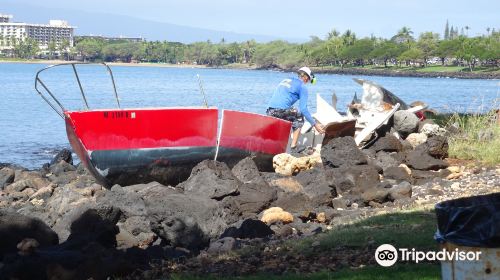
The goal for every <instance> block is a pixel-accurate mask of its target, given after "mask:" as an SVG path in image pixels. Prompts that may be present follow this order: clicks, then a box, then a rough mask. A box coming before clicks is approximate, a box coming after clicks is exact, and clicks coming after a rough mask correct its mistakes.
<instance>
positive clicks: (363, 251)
mask: <svg viewBox="0 0 500 280" xmlns="http://www.w3.org/2000/svg"><path fill="white" fill-rule="evenodd" d="M435 231H436V217H435V214H434V213H433V211H431V210H422V209H419V210H411V211H403V212H398V213H390V214H382V215H378V216H374V217H369V218H366V219H364V220H361V221H357V222H354V223H352V224H348V225H342V226H338V227H335V228H334V229H332V230H331V231H328V232H327V233H323V234H320V235H317V236H312V237H308V238H304V239H300V240H297V239H294V240H290V241H286V242H284V243H282V244H280V245H278V246H279V247H281V248H282V250H280V251H279V252H277V251H276V253H273V255H272V257H271V259H283V260H290V259H293V258H292V257H291V256H301V258H300V259H301V262H300V264H304V265H306V266H311V265H314V264H316V262H318V261H320V260H321V259H324V258H326V259H329V261H326V262H323V261H320V263H321V265H324V270H321V271H319V272H307V273H306V272H303V273H294V272H285V273H284V274H281V275H280V274H278V275H277V274H272V273H265V272H260V273H256V274H253V275H245V276H219V275H210V274H208V275H195V274H192V273H190V272H184V273H177V274H174V275H170V277H171V278H172V279H179V280H180V279H193V280H197V279H245V280H260V279H277V280H278V279H279V280H281V279H311V280H314V279H359V280H364V279H388V280H392V279H439V278H440V265H439V264H438V263H419V264H415V263H401V262H399V263H396V265H394V266H392V267H381V266H378V265H376V264H373V263H374V260H373V255H374V252H375V250H376V248H377V247H378V246H379V245H381V244H385V243H388V244H392V245H394V246H395V247H396V248H409V249H411V248H415V249H417V250H422V251H430V250H437V249H438V246H437V243H436V242H435V241H434V239H433V236H434V233H435ZM318 242H319V245H318ZM313 243H316V245H313ZM263 245H264V244H263ZM264 246H267V245H264ZM254 249H255V248H254ZM259 251H262V248H260V249H258V248H257V249H256V251H255V250H253V252H252V250H245V249H243V250H237V251H233V252H231V254H232V256H231V258H234V259H239V262H245V260H246V259H247V258H246V257H248V256H257V255H258V256H261V258H262V257H263V255H261V254H260V252H259ZM285 262H287V263H288V265H289V266H294V267H295V266H297V264H296V263H294V262H290V261H285ZM332 263H336V264H338V265H337V266H336V268H335V269H334V270H330V271H328V269H331V268H329V265H330V264H332ZM264 264H265V261H264V262H263V264H262V265H264ZM322 267H323V266H322Z"/></svg>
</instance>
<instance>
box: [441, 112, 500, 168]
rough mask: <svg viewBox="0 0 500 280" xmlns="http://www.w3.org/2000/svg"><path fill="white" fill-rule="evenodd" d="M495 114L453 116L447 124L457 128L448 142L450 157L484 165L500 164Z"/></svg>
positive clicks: (498, 128)
mask: <svg viewBox="0 0 500 280" xmlns="http://www.w3.org/2000/svg"><path fill="white" fill-rule="evenodd" d="M495 115H496V112H494V111H491V112H490V113H488V114H470V115H460V114H453V115H452V116H451V117H450V118H449V120H448V124H450V125H453V126H455V127H457V128H458V130H459V132H458V133H456V134H454V135H452V136H451V137H450V138H449V140H448V142H449V154H450V157H454V158H459V159H475V160H479V161H481V162H484V163H486V164H490V165H496V164H500V125H498V123H497V121H496V119H495Z"/></svg>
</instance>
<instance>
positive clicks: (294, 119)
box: [266, 108, 304, 131]
mask: <svg viewBox="0 0 500 280" xmlns="http://www.w3.org/2000/svg"><path fill="white" fill-rule="evenodd" d="M266 113H267V115H268V116H272V117H275V118H278V119H282V120H285V121H289V122H291V123H292V129H293V131H295V130H297V129H299V128H301V127H302V126H303V125H304V116H303V115H302V114H301V113H300V112H297V111H296V110H295V109H292V108H290V109H275V108H268V109H267V111H266Z"/></svg>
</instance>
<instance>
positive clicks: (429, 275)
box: [171, 264, 441, 280]
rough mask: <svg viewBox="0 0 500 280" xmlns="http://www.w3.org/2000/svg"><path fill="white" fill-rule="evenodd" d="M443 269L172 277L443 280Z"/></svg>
mask: <svg viewBox="0 0 500 280" xmlns="http://www.w3.org/2000/svg"><path fill="white" fill-rule="evenodd" d="M440 273H441V268H440V266H439V265H438V264H419V265H409V264H398V265H394V266H392V267H381V266H367V267H363V268H358V269H342V270H340V271H335V272H330V271H324V272H317V273H311V274H307V275H300V274H284V275H269V274H259V275H254V276H240V277H223V278H221V277H215V276H208V275H207V276H187V275H172V276H171V279H174V280H181V279H182V280H199V279H207V280H212V279H213V280H215V279H245V280H261V279H262V280H285V279H286V280H302V279H304V280H320V279H341V280H342V279H350V280H393V279H422V280H431V279H441V277H440Z"/></svg>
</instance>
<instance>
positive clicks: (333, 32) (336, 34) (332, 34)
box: [326, 28, 340, 40]
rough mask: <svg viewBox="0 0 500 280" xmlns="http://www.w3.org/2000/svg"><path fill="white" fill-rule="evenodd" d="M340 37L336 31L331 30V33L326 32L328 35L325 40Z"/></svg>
mask: <svg viewBox="0 0 500 280" xmlns="http://www.w3.org/2000/svg"><path fill="white" fill-rule="evenodd" d="M339 35H340V33H339V32H338V31H337V29H335V28H334V29H332V31H330V32H328V34H327V35H326V38H327V39H328V40H330V39H332V38H334V37H338V36H339Z"/></svg>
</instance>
